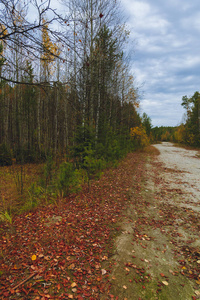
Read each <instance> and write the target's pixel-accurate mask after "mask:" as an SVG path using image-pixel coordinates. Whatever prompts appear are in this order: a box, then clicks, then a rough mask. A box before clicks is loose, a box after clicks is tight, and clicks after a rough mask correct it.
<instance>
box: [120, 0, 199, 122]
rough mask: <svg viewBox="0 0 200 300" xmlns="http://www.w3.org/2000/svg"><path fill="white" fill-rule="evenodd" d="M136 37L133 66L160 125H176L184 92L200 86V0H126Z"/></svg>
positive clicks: (149, 109) (144, 107)
mask: <svg viewBox="0 0 200 300" xmlns="http://www.w3.org/2000/svg"><path fill="white" fill-rule="evenodd" d="M122 4H123V5H124V8H125V9H126V8H127V14H129V26H130V28H131V37H132V38H133V39H136V41H137V43H136V46H135V56H134V57H133V64H132V71H133V74H134V75H135V76H136V82H138V84H139V85H142V86H143V91H142V92H143V93H144V95H143V97H142V101H141V107H142V110H143V111H145V112H146V113H147V114H148V115H149V116H150V117H151V119H152V123H153V125H154V126H159V125H167V126H170V125H171V126H176V125H177V124H178V123H180V122H181V120H182V118H183V114H184V110H183V108H182V106H181V99H182V96H184V95H188V96H191V95H193V94H194V92H195V91H197V90H199V86H200V80H199V74H200V55H199V50H200V39H199V31H200V12H199V0H193V1H187V0H168V1H160V0H148V1H147V0H146V1H145V0H141V1H139V0H138V1H132V0H122Z"/></svg>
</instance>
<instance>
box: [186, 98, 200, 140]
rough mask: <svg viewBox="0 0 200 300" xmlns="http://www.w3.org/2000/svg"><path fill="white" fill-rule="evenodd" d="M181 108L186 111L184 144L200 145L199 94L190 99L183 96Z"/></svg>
mask: <svg viewBox="0 0 200 300" xmlns="http://www.w3.org/2000/svg"><path fill="white" fill-rule="evenodd" d="M182 106H183V107H184V108H185V109H186V110H187V120H186V123H185V131H186V140H185V142H187V143H189V144H193V145H200V93H199V92H195V93H194V95H193V96H192V97H190V98H188V97H187V96H184V97H183V98H182Z"/></svg>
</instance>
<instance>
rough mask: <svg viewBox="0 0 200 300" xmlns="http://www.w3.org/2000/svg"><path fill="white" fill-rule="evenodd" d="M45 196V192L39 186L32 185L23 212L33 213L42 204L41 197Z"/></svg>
mask: <svg viewBox="0 0 200 300" xmlns="http://www.w3.org/2000/svg"><path fill="white" fill-rule="evenodd" d="M44 194H45V190H44V189H43V188H42V187H41V186H40V185H37V184H36V183H35V182H34V183H32V184H31V186H30V188H29V189H28V197H27V198H26V202H25V204H24V206H23V207H22V211H31V210H33V209H35V208H37V206H38V205H39V204H40V202H41V197H42V196H43V195H44Z"/></svg>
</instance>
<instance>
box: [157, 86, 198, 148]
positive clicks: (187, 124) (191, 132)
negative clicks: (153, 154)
mask: <svg viewBox="0 0 200 300" xmlns="http://www.w3.org/2000/svg"><path fill="white" fill-rule="evenodd" d="M181 105H182V106H183V107H184V109H185V110H186V113H185V121H184V122H183V123H182V124H180V125H179V126H176V127H165V126H161V127H154V128H153V129H152V135H153V138H154V140H155V141H171V142H177V143H182V144H186V145H190V146H195V147H199V146H200V93H199V92H198V91H196V92H195V93H194V94H193V95H192V96H191V97H188V96H186V95H185V96H183V97H182V103H181Z"/></svg>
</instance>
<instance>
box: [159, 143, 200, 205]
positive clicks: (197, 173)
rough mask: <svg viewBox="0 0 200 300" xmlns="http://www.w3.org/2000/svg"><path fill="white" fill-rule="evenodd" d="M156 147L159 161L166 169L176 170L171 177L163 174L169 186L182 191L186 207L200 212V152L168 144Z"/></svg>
mask: <svg viewBox="0 0 200 300" xmlns="http://www.w3.org/2000/svg"><path fill="white" fill-rule="evenodd" d="M154 147H156V148H157V149H158V150H159V151H160V155H159V156H158V161H160V162H162V163H164V165H165V166H166V168H171V169H174V173H173V172H172V173H171V174H170V176H169V174H168V173H166V174H163V177H165V179H166V181H167V184H168V185H170V186H171V188H172V186H173V188H174V189H176V188H177V189H178V190H181V191H182V193H183V194H184V196H183V198H182V200H183V203H182V204H183V205H184V206H190V207H192V208H193V209H194V210H196V211H200V205H197V203H198V204H200V152H199V151H195V150H187V149H184V148H180V147H175V146H174V145H173V144H172V143H168V142H164V143H162V144H157V145H154ZM188 201H189V202H190V203H189V204H188Z"/></svg>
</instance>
